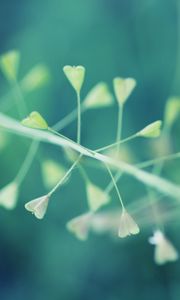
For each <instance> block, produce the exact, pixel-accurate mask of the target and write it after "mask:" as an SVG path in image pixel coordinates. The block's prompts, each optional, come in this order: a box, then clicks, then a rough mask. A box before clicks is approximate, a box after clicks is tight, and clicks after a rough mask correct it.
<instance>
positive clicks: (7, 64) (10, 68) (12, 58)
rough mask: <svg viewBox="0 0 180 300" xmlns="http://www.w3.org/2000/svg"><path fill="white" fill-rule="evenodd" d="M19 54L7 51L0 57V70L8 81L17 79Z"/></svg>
mask: <svg viewBox="0 0 180 300" xmlns="http://www.w3.org/2000/svg"><path fill="white" fill-rule="evenodd" d="M19 61H20V53H19V52H18V51H16V50H12V51H9V52H7V53H5V54H3V55H1V57H0V68H1V70H2V72H3V74H4V76H5V78H6V79H7V80H8V81H13V80H16V79H17V74H18V69H19Z"/></svg>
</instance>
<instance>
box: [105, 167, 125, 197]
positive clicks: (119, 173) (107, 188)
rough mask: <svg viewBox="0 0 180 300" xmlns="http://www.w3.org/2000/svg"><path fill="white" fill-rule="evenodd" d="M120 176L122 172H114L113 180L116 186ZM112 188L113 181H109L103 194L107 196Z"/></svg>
mask: <svg viewBox="0 0 180 300" xmlns="http://www.w3.org/2000/svg"><path fill="white" fill-rule="evenodd" d="M122 174H123V172H121V171H119V172H116V174H115V176H114V180H115V181H116V184H117V182H118V180H119V179H120V178H121V176H122ZM113 187H114V184H113V181H112V180H111V181H110V183H109V184H108V185H107V187H106V188H105V192H106V193H107V194H109V193H110V192H111V191H112V189H113Z"/></svg>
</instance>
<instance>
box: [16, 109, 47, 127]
mask: <svg viewBox="0 0 180 300" xmlns="http://www.w3.org/2000/svg"><path fill="white" fill-rule="evenodd" d="M21 124H22V125H24V126H26V127H30V128H34V129H45V130H46V129H48V124H47V122H46V121H45V119H44V118H43V117H42V116H41V115H40V113H38V112H37V111H33V112H32V113H30V115H29V116H28V117H27V118H25V119H23V120H22V121H21Z"/></svg>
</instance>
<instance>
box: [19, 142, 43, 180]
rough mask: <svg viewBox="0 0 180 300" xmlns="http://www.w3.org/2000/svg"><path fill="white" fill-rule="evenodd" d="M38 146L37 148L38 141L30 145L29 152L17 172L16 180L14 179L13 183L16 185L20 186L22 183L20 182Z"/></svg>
mask: <svg viewBox="0 0 180 300" xmlns="http://www.w3.org/2000/svg"><path fill="white" fill-rule="evenodd" d="M38 146H39V142H38V141H33V142H32V143H31V146H30V148H29V151H28V153H27V155H26V157H25V160H24V162H23V164H22V166H21V168H20V170H19V172H18V174H17V175H16V178H15V181H16V182H17V183H18V185H20V184H21V183H22V181H23V180H24V178H25V176H26V174H27V172H28V170H29V168H30V166H31V163H32V161H33V158H34V156H35V154H36V152H37V149H38Z"/></svg>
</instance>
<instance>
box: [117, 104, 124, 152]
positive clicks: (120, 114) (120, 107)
mask: <svg viewBox="0 0 180 300" xmlns="http://www.w3.org/2000/svg"><path fill="white" fill-rule="evenodd" d="M123 108H124V107H123V105H118V121H117V134H116V143H117V153H118V152H119V147H120V146H119V143H118V142H119V141H120V140H121V135H122V121H123Z"/></svg>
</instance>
